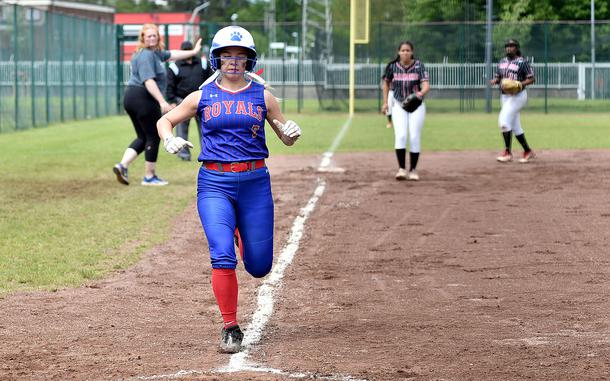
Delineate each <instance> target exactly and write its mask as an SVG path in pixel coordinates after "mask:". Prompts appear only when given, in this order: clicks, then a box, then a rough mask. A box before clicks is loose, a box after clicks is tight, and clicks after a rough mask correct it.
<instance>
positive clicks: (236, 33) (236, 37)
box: [231, 31, 243, 41]
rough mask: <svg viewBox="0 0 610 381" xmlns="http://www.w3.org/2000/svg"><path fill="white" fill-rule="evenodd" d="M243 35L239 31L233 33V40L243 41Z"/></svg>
mask: <svg viewBox="0 0 610 381" xmlns="http://www.w3.org/2000/svg"><path fill="white" fill-rule="evenodd" d="M242 38H243V36H242V35H241V33H239V32H238V31H235V32H233V33H231V41H241V39H242Z"/></svg>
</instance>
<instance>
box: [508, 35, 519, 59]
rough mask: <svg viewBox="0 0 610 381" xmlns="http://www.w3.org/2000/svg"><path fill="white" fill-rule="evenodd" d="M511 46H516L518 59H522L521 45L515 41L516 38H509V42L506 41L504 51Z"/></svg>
mask: <svg viewBox="0 0 610 381" xmlns="http://www.w3.org/2000/svg"><path fill="white" fill-rule="evenodd" d="M509 46H514V47H516V48H517V51H516V52H515V55H516V56H517V57H521V56H522V54H521V45H520V44H519V41H517V40H515V39H514V38H509V39H508V40H506V42H505V43H504V49H506V48H507V47H509Z"/></svg>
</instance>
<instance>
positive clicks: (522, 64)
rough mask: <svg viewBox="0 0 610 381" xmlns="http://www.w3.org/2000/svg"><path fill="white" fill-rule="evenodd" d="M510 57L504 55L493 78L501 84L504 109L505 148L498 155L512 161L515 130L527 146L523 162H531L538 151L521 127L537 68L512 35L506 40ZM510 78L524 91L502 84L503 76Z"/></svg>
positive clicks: (501, 117) (493, 82)
mask: <svg viewBox="0 0 610 381" xmlns="http://www.w3.org/2000/svg"><path fill="white" fill-rule="evenodd" d="M504 49H505V52H506V57H504V58H502V59H501V60H500V62H499V63H498V67H497V69H496V75H495V76H494V78H493V79H492V80H491V81H490V83H491V85H497V84H500V92H501V95H500V97H501V100H502V109H501V110H500V115H499V116H498V126H499V127H500V131H501V132H502V137H503V140H504V151H503V152H502V154H501V155H500V156H498V157H497V158H496V160H497V161H499V162H501V163H508V162H509V161H512V160H513V153H512V150H511V144H512V134H513V133H514V134H515V138H516V139H517V141H518V142H519V144H521V146H522V147H523V157H521V158H520V159H519V163H529V162H530V161H531V160H532V159H534V158H535V155H534V151H532V149H531V148H530V146H529V145H528V144H527V140H525V133H524V132H523V128H521V109H523V107H525V105H526V104H527V91H526V90H525V87H526V86H529V85H531V84H532V83H534V81H535V78H534V70H533V69H532V67H531V65H530V64H529V62H527V60H526V59H525V58H524V57H523V56H522V55H521V49H520V46H519V42H518V41H517V40H514V39H509V40H507V41H506V43H505V44H504ZM503 79H510V80H513V81H518V82H520V83H521V85H520V87H519V88H520V89H521V91H519V92H517V93H515V94H509V93H508V92H506V91H504V89H503V88H502V85H501V84H502V80H503Z"/></svg>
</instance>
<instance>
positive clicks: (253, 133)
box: [252, 124, 261, 138]
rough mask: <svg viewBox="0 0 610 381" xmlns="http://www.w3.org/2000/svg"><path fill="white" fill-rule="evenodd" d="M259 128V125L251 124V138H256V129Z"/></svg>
mask: <svg viewBox="0 0 610 381" xmlns="http://www.w3.org/2000/svg"><path fill="white" fill-rule="evenodd" d="M260 128H261V126H258V125H256V124H255V125H253V126H252V138H256V137H257V136H258V133H257V132H258V130H259V129H260Z"/></svg>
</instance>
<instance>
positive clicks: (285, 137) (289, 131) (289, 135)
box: [273, 119, 301, 146]
mask: <svg viewBox="0 0 610 381" xmlns="http://www.w3.org/2000/svg"><path fill="white" fill-rule="evenodd" d="M273 123H274V124H275V125H276V126H277V128H278V129H279V130H280V132H281V133H282V138H281V139H282V142H284V144H286V145H287V146H291V145H293V144H294V142H296V141H297V139H298V138H299V137H300V136H301V127H299V125H298V124H296V122H295V121H293V120H287V121H286V123H282V122H280V121H279V120H277V119H274V120H273Z"/></svg>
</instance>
